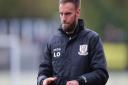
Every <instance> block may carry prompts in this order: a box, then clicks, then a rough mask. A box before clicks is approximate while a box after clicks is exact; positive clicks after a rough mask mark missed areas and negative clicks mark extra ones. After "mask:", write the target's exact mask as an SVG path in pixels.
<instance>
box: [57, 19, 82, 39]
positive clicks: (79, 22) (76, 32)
mask: <svg viewBox="0 0 128 85" xmlns="http://www.w3.org/2000/svg"><path fill="white" fill-rule="evenodd" d="M58 30H59V31H60V32H61V33H62V34H64V35H66V36H68V37H74V36H77V35H78V33H79V32H80V31H81V30H84V21H83V19H78V24H77V26H76V29H75V31H74V33H72V34H70V35H68V34H67V33H66V32H64V31H63V30H62V27H61V26H60V28H59V29H58Z"/></svg>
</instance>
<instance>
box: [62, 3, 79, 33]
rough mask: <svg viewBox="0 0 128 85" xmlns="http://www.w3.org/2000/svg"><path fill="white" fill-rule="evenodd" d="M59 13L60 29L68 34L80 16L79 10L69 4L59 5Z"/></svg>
mask: <svg viewBox="0 0 128 85" xmlns="http://www.w3.org/2000/svg"><path fill="white" fill-rule="evenodd" d="M59 13H60V20H61V24H62V29H63V30H64V31H66V32H69V31H70V30H72V29H71V28H72V27H73V25H74V24H75V23H76V20H78V18H79V16H80V9H79V8H76V7H75V5H74V4H73V3H70V2H67V3H61V4H60V5H59Z"/></svg>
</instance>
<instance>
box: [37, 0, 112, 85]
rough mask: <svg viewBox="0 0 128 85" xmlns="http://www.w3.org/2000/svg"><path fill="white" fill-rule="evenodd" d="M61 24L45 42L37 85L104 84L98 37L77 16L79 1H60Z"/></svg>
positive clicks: (105, 78) (103, 60)
mask: <svg viewBox="0 0 128 85" xmlns="http://www.w3.org/2000/svg"><path fill="white" fill-rule="evenodd" d="M59 13H60V20H61V26H60V28H59V30H58V33H57V34H56V35H54V36H53V37H52V38H51V39H50V40H49V42H48V43H47V46H46V49H45V51H44V55H43V56H42V58H43V59H42V62H41V64H40V66H39V73H38V78H37V83H38V85H105V84H106V82H107V80H108V76H109V75H108V72H107V70H106V60H105V56H104V51H103V47H102V42H101V39H100V38H99V36H98V34H97V33H96V32H94V31H91V30H89V29H87V28H85V29H84V22H83V20H82V19H80V18H79V17H80V0H60V1H59Z"/></svg>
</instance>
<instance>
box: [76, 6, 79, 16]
mask: <svg viewBox="0 0 128 85" xmlns="http://www.w3.org/2000/svg"><path fill="white" fill-rule="evenodd" d="M76 15H77V17H80V8H78V9H77V12H76Z"/></svg>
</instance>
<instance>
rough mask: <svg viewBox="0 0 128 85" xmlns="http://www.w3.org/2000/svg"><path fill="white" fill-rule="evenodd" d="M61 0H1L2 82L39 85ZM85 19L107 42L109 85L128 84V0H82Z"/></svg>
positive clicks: (0, 71)
mask: <svg viewBox="0 0 128 85" xmlns="http://www.w3.org/2000/svg"><path fill="white" fill-rule="evenodd" d="M58 1H59V0H0V85H36V81H37V72H38V66H39V63H40V61H41V56H40V54H41V53H42V51H43V49H44V47H45V45H46V42H47V40H48V38H49V37H50V36H52V34H53V33H55V32H56V29H57V28H58V27H59V25H60V21H59V12H58ZM81 18H83V19H84V20H85V24H86V27H88V28H90V29H92V30H94V31H96V32H98V33H99V35H100V37H101V39H102V40H103V43H104V50H105V54H106V59H107V64H108V70H109V74H110V78H109V81H108V83H107V85H127V84H128V82H127V81H128V0H81Z"/></svg>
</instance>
